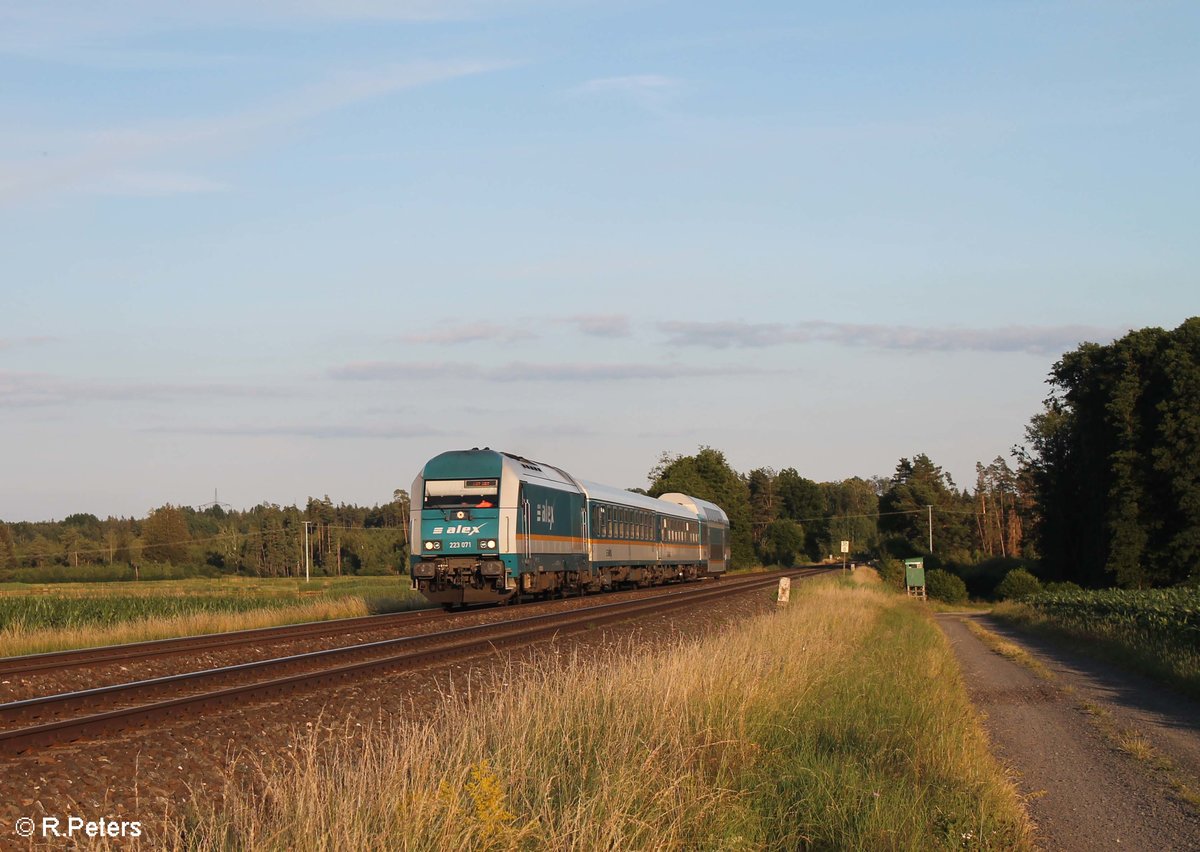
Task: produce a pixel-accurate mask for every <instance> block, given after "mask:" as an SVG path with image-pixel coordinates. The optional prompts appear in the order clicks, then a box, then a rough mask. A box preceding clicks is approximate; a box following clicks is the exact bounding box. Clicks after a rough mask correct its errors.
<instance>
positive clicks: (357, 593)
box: [0, 576, 427, 656]
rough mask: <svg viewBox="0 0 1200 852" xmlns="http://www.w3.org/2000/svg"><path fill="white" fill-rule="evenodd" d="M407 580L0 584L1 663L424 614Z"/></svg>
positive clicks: (238, 579) (236, 579)
mask: <svg viewBox="0 0 1200 852" xmlns="http://www.w3.org/2000/svg"><path fill="white" fill-rule="evenodd" d="M426 605H427V603H426V601H425V599H424V598H422V597H420V596H419V595H416V594H414V593H413V592H412V591H411V589H410V587H409V582H408V579H407V578H406V577H397V576H391V577H322V578H320V579H316V580H313V581H312V582H309V583H305V582H304V581H303V580H296V579H264V578H244V577H222V578H220V579H199V578H197V579H188V580H157V581H153V582H140V583H138V582H130V583H120V584H114V583H107V582H105V583H53V584H25V583H5V584H0V656H14V655H17V654H28V653H37V652H40V651H50V650H59V649H62V648H72V647H88V646H93V645H105V644H114V643H118V642H130V641H141V640H144V639H155V638H165V637H169V636H181V635H188V634H194V633H210V632H218V631H222V630H236V629H241V628H248V627H263V626H268V625H271V624H288V623H294V622H300V621H314V620H322V619H327V618H341V617H350V616H354V615H367V614H372V613H380V612H395V611H398V610H404V609H414V608H418V607H423V606H426Z"/></svg>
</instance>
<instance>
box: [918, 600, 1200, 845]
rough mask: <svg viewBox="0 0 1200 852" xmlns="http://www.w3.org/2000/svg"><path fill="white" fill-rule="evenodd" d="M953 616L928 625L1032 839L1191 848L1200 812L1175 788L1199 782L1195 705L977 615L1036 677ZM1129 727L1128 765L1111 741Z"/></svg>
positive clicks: (1197, 841)
mask: <svg viewBox="0 0 1200 852" xmlns="http://www.w3.org/2000/svg"><path fill="white" fill-rule="evenodd" d="M962 618H963V617H962V616H958V615H939V616H938V618H937V620H938V623H939V625H940V626H941V628H942V629H943V631H945V633H946V635H947V637H948V638H949V640H950V643H951V645H952V646H953V648H954V651H955V653H956V654H957V655H958V659H959V662H960V664H961V666H962V671H963V677H964V679H965V681H966V685H967V690H968V693H969V694H970V696H971V698H972V700H973V701H974V702H975V705H976V706H977V707H978V708H979V709H980V710H981V711H982V712H983V714H984V715H985V724H986V727H987V729H988V733H989V735H990V736H991V738H992V743H993V746H994V749H995V751H996V753H997V755H998V756H999V757H1000V758H1001V760H1003V761H1004V762H1005V764H1006V765H1007V766H1009V767H1010V768H1011V769H1012V771H1013V772H1014V774H1015V776H1016V781H1017V786H1018V788H1019V789H1020V791H1021V793H1022V794H1023V795H1024V796H1025V797H1026V803H1027V807H1028V810H1029V814H1030V816H1031V817H1032V818H1033V820H1034V822H1035V823H1036V824H1037V827H1038V842H1039V845H1041V846H1042V847H1043V848H1045V849H1049V850H1089V852H1090V850H1096V849H1145V850H1169V849H1171V850H1196V849H1200V814H1198V813H1197V810H1196V808H1195V807H1194V806H1193V805H1190V804H1188V803H1187V802H1185V801H1184V800H1183V799H1181V797H1180V796H1179V795H1178V794H1177V793H1176V792H1175V790H1174V789H1173V785H1174V784H1181V783H1185V784H1188V786H1189V787H1191V789H1193V790H1197V789H1200V788H1198V787H1196V786H1195V778H1196V777H1198V775H1200V773H1197V771H1196V770H1197V769H1200V707H1198V706H1197V705H1196V704H1194V703H1193V702H1189V701H1187V700H1185V699H1183V698H1181V697H1179V696H1176V695H1174V694H1173V693H1171V692H1170V691H1168V690H1166V689H1164V688H1163V687H1160V686H1158V685H1156V684H1154V683H1153V682H1151V681H1148V680H1145V679H1143V678H1139V677H1136V676H1134V675H1129V674H1125V673H1122V672H1120V671H1118V670H1115V669H1112V668H1110V667H1107V666H1104V665H1102V664H1100V663H1096V662H1094V661H1091V660H1089V659H1087V658H1083V657H1079V656H1077V655H1072V654H1069V653H1067V652H1065V651H1063V650H1061V649H1058V648H1056V647H1055V646H1054V645H1053V644H1052V643H1049V642H1047V641H1045V640H1043V639H1039V638H1034V637H1029V636H1026V635H1024V634H1019V633H1016V632H1014V631H1013V630H1011V629H1010V628H1007V627H1005V626H1002V625H1000V624H998V623H996V622H993V621H991V620H990V619H987V618H979V623H980V624H981V625H982V626H984V627H986V628H987V629H988V630H991V631H992V632H994V633H997V634H999V635H1000V636H1002V637H1003V638H1004V639H1007V640H1008V641H1012V642H1016V643H1017V644H1020V645H1021V646H1022V647H1024V648H1025V650H1026V651H1028V652H1030V653H1031V654H1032V655H1033V656H1034V657H1035V658H1037V659H1038V660H1040V661H1041V662H1042V663H1043V664H1044V665H1045V666H1046V667H1047V668H1048V669H1049V671H1050V673H1051V677H1050V678H1048V679H1047V678H1042V677H1039V676H1037V675H1036V674H1034V673H1033V672H1032V671H1031V670H1030V669H1028V668H1026V667H1025V666H1022V665H1019V664H1018V663H1015V662H1011V661H1009V660H1008V659H1006V658H1004V657H1002V656H1000V655H999V654H998V653H996V652H994V651H992V650H991V649H990V648H989V647H988V646H987V645H985V644H984V643H983V642H982V641H981V640H980V639H978V638H977V637H976V636H975V635H973V634H972V633H971V632H970V631H969V630H968V629H967V627H966V625H965V624H964V623H963V620H962ZM1132 731H1136V732H1137V733H1138V734H1139V735H1140V737H1139V738H1138V739H1139V741H1140V743H1141V744H1143V745H1145V746H1152V748H1153V752H1150V751H1149V750H1148V749H1143V750H1142V759H1136V758H1135V757H1133V756H1132V755H1131V754H1130V753H1128V752H1127V751H1126V750H1124V749H1122V748H1121V747H1120V746H1119V745H1118V742H1117V737H1118V736H1119V735H1120V734H1121V733H1126V734H1128V733H1129V732H1132Z"/></svg>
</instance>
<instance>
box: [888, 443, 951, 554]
mask: <svg viewBox="0 0 1200 852" xmlns="http://www.w3.org/2000/svg"><path fill="white" fill-rule="evenodd" d="M930 506H932V507H933V511H932V519H933V550H932V551H930V548H929V538H930V517H931V513H930V512H929V510H928V507H930ZM879 511H880V518H879V529H880V532H881V533H883V534H884V535H887V536H889V537H891V539H893V542H894V543H896V544H898V546H899V547H900V549H902V550H905V551H906V552H907V553H911V554H929V553H935V554H938V555H939V557H940V558H942V559H949V560H953V561H960V562H966V561H969V560H970V550H971V527H970V525H969V522H970V521H971V516H972V514H973V510H972V509H971V503H970V500H969V499H964V497H963V495H962V494H960V493H959V492H958V491H957V489H956V488H955V485H954V480H953V479H951V477H950V474H948V473H946V472H945V471H943V470H942V468H941V467H939V466H938V465H936V464H934V463H933V460H932V459H930V458H929V456H927V455H925V454H924V453H919V454H918V455H916V456H914V457H913V459H912V461H909V460H908V459H907V458H902V459H900V462H899V464H897V465H896V473H895V474H894V475H893V476H892V482H891V486H890V487H889V488H888V490H887V491H886V492H885V493H884V495H883V496H882V497H880V498H879ZM897 555H902V554H897Z"/></svg>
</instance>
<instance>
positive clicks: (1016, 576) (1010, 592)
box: [996, 568, 1042, 600]
mask: <svg viewBox="0 0 1200 852" xmlns="http://www.w3.org/2000/svg"><path fill="white" fill-rule="evenodd" d="M1041 590H1042V583H1041V581H1040V580H1039V579H1038V578H1037V577H1035V576H1033V575H1032V574H1030V573H1029V572H1028V571H1026V570H1025V569H1024V568H1014V569H1013V570H1011V571H1009V572H1008V573H1007V574H1005V575H1004V579H1003V580H1001V581H1000V585H998V586H996V597H998V598H1000V599H1001V600H1010V599H1012V598H1020V597H1024V596H1025V595H1036V594H1037V593H1038V592H1040V591H1041Z"/></svg>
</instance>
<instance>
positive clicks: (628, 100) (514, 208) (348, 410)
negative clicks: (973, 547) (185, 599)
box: [0, 0, 1200, 521]
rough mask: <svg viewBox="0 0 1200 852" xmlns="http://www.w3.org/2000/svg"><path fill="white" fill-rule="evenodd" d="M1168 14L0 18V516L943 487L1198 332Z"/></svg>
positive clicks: (81, 5) (1183, 68)
mask: <svg viewBox="0 0 1200 852" xmlns="http://www.w3.org/2000/svg"><path fill="white" fill-rule="evenodd" d="M1197 36H1200V5H1197V4H1195V3H1192V2H1155V0H1145V2H1138V3H1130V2H1115V1H1114V2H1104V0H1096V1H1095V2H1084V1H1083V0H1078V1H1077V2H1076V1H1075V0H1072V1H1071V2H1066V1H1065V0H1064V1H1063V2H1056V0H1047V2H1020V0H1017V2H977V3H961V2H949V0H947V2H922V0H914V2H911V3H905V4H895V3H887V2H846V3H836V4H814V3H806V2H796V0H789V2H754V3H711V2H696V0H687V2H682V0H680V2H676V0H643V1H642V2H637V3H632V2H626V0H594V2H593V0H559V1H558V2H540V1H539V0H394V2H384V0H338V2H333V0H263V2H257V3H244V2H237V3H235V2H230V0H208V2H204V3H192V4H183V3H175V4H168V3H161V2H151V0H56V2H54V3H44V2H12V0H0V80H2V81H3V82H2V83H0V446H2V447H3V448H4V452H3V455H2V456H0V458H2V462H0V519H2V520H5V521H20V520H49V519H61V518H62V517H64V516H66V515H69V514H71V513H75V512H90V513H92V514H95V515H97V516H99V517H102V518H103V517H107V516H110V515H111V516H131V515H132V516H144V515H145V514H146V513H147V512H149V511H150V510H151V509H152V508H155V507H157V506H161V505H163V504H165V503H172V504H175V505H193V506H194V505H200V504H203V503H206V502H208V501H211V500H212V499H213V495H214V492H215V493H216V494H218V495H219V498H220V500H221V502H223V503H228V504H230V505H232V506H234V507H235V508H239V509H240V508H249V507H251V506H254V505H256V504H259V503H262V502H268V503H275V504H280V505H290V504H298V505H303V504H304V501H305V500H306V499H307V498H308V497H310V496H312V497H322V496H325V495H328V496H329V497H330V498H331V499H332V500H333V501H334V502H335V503H338V502H345V503H357V504H363V505H372V504H376V503H383V502H387V501H388V500H390V499H391V497H392V493H393V490H394V489H396V488H409V487H410V484H411V482H412V480H413V477H414V476H415V474H416V473H417V471H418V470H419V469H420V467H421V466H422V465H423V463H424V462H425V461H426V460H427V459H429V458H430V457H432V456H434V455H436V454H437V453H439V452H442V451H444V450H449V449H460V448H465V447H475V446H479V447H482V446H490V447H492V448H496V449H504V450H507V451H509V452H514V453H518V454H521V455H525V456H527V457H530V458H534V459H537V460H540V461H544V462H548V463H550V464H554V465H557V466H559V467H562V468H564V469H566V470H568V471H569V472H570V473H572V474H574V475H575V476H577V477H580V478H583V479H589V480H593V481H598V482H605V483H608V484H611V485H616V486H620V487H638V486H641V487H644V486H646V485H647V484H648V483H647V474H648V472H649V471H650V470H651V468H652V467H653V466H654V465H655V464H656V462H657V461H658V459H659V457H660V456H661V455H662V453H664V452H668V453H682V454H690V453H694V452H695V451H696V450H697V449H698V448H699V447H700V446H712V447H715V448H717V449H719V450H721V451H722V452H724V453H725V455H726V458H727V459H728V460H729V462H730V464H731V465H732V466H733V467H734V468H735V469H736V470H739V471H741V472H748V471H750V470H752V469H754V468H757V467H772V468H775V469H781V468H786V467H793V468H795V469H796V470H797V471H799V472H800V473H801V474H802V475H804V476H807V477H809V478H812V479H815V480H818V481H829V480H840V479H844V478H847V477H851V476H873V475H890V474H891V473H892V472H893V471H894V469H895V467H896V464H897V462H898V460H899V459H900V458H901V457H912V456H913V455H915V454H917V453H926V454H928V455H929V456H930V457H931V458H932V459H933V460H934V461H935V462H936V463H938V464H940V465H941V466H942V467H943V468H945V469H946V470H947V472H949V473H950V474H951V475H952V476H953V477H954V479H955V481H956V482H957V483H958V484H959V485H960V486H966V487H971V486H973V484H974V469H975V463H976V462H979V461H982V462H984V463H985V464H986V463H988V462H990V461H991V460H992V459H993V458H995V457H996V456H998V455H1004V456H1007V455H1008V453H1009V451H1010V449H1011V448H1012V447H1013V445H1014V444H1018V443H1020V442H1021V441H1022V440H1023V436H1024V428H1025V425H1026V424H1027V423H1028V421H1029V418H1030V417H1031V416H1033V415H1034V414H1036V413H1037V412H1038V411H1039V410H1040V408H1041V402H1042V400H1043V399H1044V397H1045V395H1046V393H1047V391H1048V387H1047V385H1046V384H1045V380H1046V378H1047V375H1048V373H1049V371H1050V369H1051V368H1052V366H1053V364H1054V363H1055V361H1056V360H1057V359H1058V358H1059V357H1061V355H1062V354H1063V353H1064V352H1067V351H1070V350H1072V349H1074V348H1075V347H1076V346H1078V345H1079V344H1080V343H1081V342H1083V341H1094V342H1097V343H1107V342H1109V341H1111V340H1113V339H1114V338H1116V337H1119V336H1121V335H1123V334H1124V333H1125V332H1126V331H1128V330H1129V329H1132V328H1140V327H1145V326H1160V327H1164V328H1174V327H1176V326H1177V325H1178V324H1179V323H1181V322H1182V321H1183V320H1185V319H1186V318H1187V317H1189V316H1192V315H1195V314H1197V313H1198V311H1197V308H1198V307H1200V300H1198V299H1197V294H1198V293H1200V287H1198V286H1197V274H1196V270H1197V268H1198V264H1197V261H1198V259H1200V239H1197V236H1196V232H1197V223H1198V222H1200V180H1198V177H1200V157H1197V155H1196V152H1197V151H1200V51H1197V50H1196V49H1195V46H1196V44H1197Z"/></svg>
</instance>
